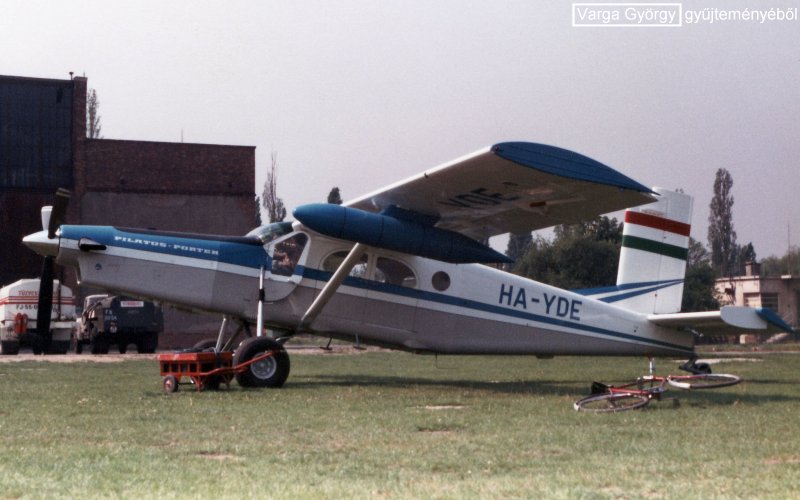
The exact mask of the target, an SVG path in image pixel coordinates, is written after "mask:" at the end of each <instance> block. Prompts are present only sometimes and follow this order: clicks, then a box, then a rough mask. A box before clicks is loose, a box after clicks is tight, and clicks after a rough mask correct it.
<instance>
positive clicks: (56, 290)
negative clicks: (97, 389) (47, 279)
mask: <svg viewBox="0 0 800 500" xmlns="http://www.w3.org/2000/svg"><path fill="white" fill-rule="evenodd" d="M38 312H39V280H38V279H36V278H33V279H21V280H19V281H15V282H14V283H12V284H10V285H6V286H4V287H2V288H0V354H1V355H15V354H18V353H19V350H20V347H30V348H31V349H32V350H33V352H34V354H43V353H45V354H66V353H67V351H68V350H69V345H70V341H71V338H72V335H73V331H74V330H75V324H76V314H75V296H74V295H73V293H72V289H70V288H69V287H68V286H65V285H62V284H61V283H59V281H58V280H54V281H53V308H52V315H51V316H50V317H51V318H52V319H51V322H50V339H51V341H50V342H46V341H45V340H44V338H43V336H42V335H41V334H40V332H38V330H37V325H36V315H37V313H38Z"/></svg>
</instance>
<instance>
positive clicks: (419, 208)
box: [345, 142, 656, 240]
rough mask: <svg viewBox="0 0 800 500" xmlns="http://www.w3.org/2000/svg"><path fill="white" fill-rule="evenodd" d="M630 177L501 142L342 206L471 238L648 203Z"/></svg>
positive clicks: (559, 153)
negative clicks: (407, 217)
mask: <svg viewBox="0 0 800 500" xmlns="http://www.w3.org/2000/svg"><path fill="white" fill-rule="evenodd" d="M655 199H656V195H655V194H654V193H653V192H652V191H651V190H650V189H649V188H647V187H645V186H643V185H642V184H639V183H638V182H636V181H634V180H633V179H631V178H629V177H627V176H625V175H623V174H621V173H619V172H617V171H616V170H614V169H612V168H610V167H608V166H606V165H603V164H602V163H599V162H597V161H595V160H592V159H591V158H588V157H586V156H583V155H580V154H578V153H575V152H572V151H568V150H565V149H561V148H557V147H554V146H547V145H543V144H534V143H526V142H504V143H500V144H495V145H494V146H491V147H488V148H485V149H483V150H480V151H477V152H475V153H473V154H471V155H467V156H464V157H461V158H458V159H456V160H454V161H452V162H450V163H446V164H444V165H441V166H439V167H436V168H433V169H431V170H428V171H426V172H423V173H421V174H418V175H416V176H413V177H410V178H408V179H406V180H403V181H400V182H398V183H395V184H392V185H390V186H388V187H386V188H383V189H379V190H377V191H375V192H372V193H369V194H367V195H365V196H362V197H360V198H358V199H355V200H352V201H350V202H348V203H346V204H345V206H347V207H352V208H357V209H360V210H365V211H369V212H381V211H385V210H391V209H393V208H394V207H397V208H400V209H403V210H405V211H409V212H413V213H416V214H419V215H421V216H425V217H427V218H430V219H431V220H436V221H437V222H436V224H435V226H436V227H438V228H441V229H447V230H450V231H455V232H457V233H461V234H463V235H465V236H468V237H470V238H473V239H476V240H482V239H485V238H488V237H490V236H495V235H498V234H504V233H509V232H511V233H516V232H525V231H535V230H537V229H543V228H547V227H551V226H554V225H557V224H566V223H575V222H579V221H581V220H587V219H591V218H593V217H595V216H598V215H601V214H605V213H609V212H614V211H617V210H621V209H624V208H628V207H634V206H638V205H642V204H645V203H651V202H652V201H653V200H655Z"/></svg>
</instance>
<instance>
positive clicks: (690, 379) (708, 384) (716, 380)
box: [667, 373, 742, 389]
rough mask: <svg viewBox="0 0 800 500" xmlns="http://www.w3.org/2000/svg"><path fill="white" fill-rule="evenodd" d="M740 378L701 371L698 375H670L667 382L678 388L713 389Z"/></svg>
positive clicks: (735, 382) (735, 381)
mask: <svg viewBox="0 0 800 500" xmlns="http://www.w3.org/2000/svg"><path fill="white" fill-rule="evenodd" d="M741 381H742V379H741V378H739V377H737V376H736V375H727V374H725V373H703V374H698V375H674V376H673V375H670V376H668V377H667V383H669V385H671V386H673V387H677V388H679V389H713V388H715V387H727V386H729V385H736V384H738V383H739V382H741Z"/></svg>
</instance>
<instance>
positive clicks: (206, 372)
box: [158, 351, 275, 393]
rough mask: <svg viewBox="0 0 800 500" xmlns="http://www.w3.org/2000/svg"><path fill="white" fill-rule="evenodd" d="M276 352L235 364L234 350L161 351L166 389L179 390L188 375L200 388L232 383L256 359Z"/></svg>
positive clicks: (160, 356) (160, 361) (257, 360)
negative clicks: (167, 352) (165, 352)
mask: <svg viewBox="0 0 800 500" xmlns="http://www.w3.org/2000/svg"><path fill="white" fill-rule="evenodd" d="M274 354H275V353H274V352H265V353H263V354H261V355H260V356H255V357H254V358H252V359H250V360H249V361H246V362H244V363H242V364H239V365H235V366H234V365H233V352H231V351H223V352H214V351H201V352H180V353H172V354H159V355H158V362H159V365H160V366H161V376H162V377H164V378H163V384H164V392H167V393H171V392H175V391H177V390H178V386H179V385H180V384H181V379H182V378H184V377H186V378H188V379H189V382H190V383H192V384H194V386H195V388H196V389H197V390H198V391H202V390H203V389H219V387H220V385H221V384H225V385H226V386H228V387H230V383H231V380H233V377H234V376H235V375H236V374H238V373H243V372H245V371H247V370H248V369H249V367H250V365H252V364H253V363H258V362H259V361H263V360H264V359H266V358H268V357H270V356H273V355H274Z"/></svg>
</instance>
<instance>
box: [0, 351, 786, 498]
mask: <svg viewBox="0 0 800 500" xmlns="http://www.w3.org/2000/svg"><path fill="white" fill-rule="evenodd" d="M745 356H747V357H748V358H753V359H755V360H730V361H726V362H723V363H720V364H716V365H715V371H717V372H729V373H736V374H738V375H741V376H742V377H744V378H745V380H746V381H745V382H744V383H742V384H740V385H738V386H735V387H729V388H724V389H719V390H713V391H708V392H694V393H683V392H680V393H678V392H677V391H673V392H671V394H676V395H678V396H679V397H680V401H681V404H680V406H679V407H677V408H675V407H673V406H672V405H671V404H667V403H666V402H662V403H653V404H651V405H650V406H649V407H648V408H647V409H645V410H642V411H634V412H625V413H620V414H608V415H592V414H583V413H578V412H576V411H575V410H574V409H573V408H572V402H573V401H574V400H575V399H577V398H579V397H581V396H583V395H585V394H586V393H587V391H588V388H589V385H590V383H591V381H592V380H602V381H604V382H622V381H627V380H629V379H631V378H633V377H635V376H636V375H640V374H642V373H643V371H644V370H645V369H646V360H644V359H638V358H631V359H628V358H569V357H567V358H556V359H554V360H550V361H545V360H537V359H536V358H524V357H444V358H438V360H437V359H436V358H434V357H425V356H414V355H411V354H405V353H387V352H377V353H375V352H370V353H365V354H357V355H293V356H292V375H291V376H290V377H289V381H288V382H287V384H286V386H285V387H284V388H283V389H280V390H243V389H240V388H239V387H238V386H236V385H235V384H233V385H232V386H231V389H230V390H225V389H223V390H220V391H216V392H215V391H207V392H203V393H196V392H194V391H193V390H192V389H191V388H190V387H186V386H184V387H182V388H181V391H180V392H178V393H176V394H172V395H165V394H163V393H162V390H161V383H160V382H161V380H160V377H159V375H158V367H157V363H156V362H155V361H153V360H138V361H123V362H119V363H102V364H101V363H72V364H67V363H52V362H47V361H27V362H15V363H3V364H0V433H1V435H2V438H1V439H0V453H2V455H0V456H2V458H1V459H0V498H54V497H73V498H77V497H82V498H94V497H122V498H188V497H192V498H218V497H227V498H232V497H260V498H383V497H388V498H408V497H415V498H507V497H511V498H540V497H562V498H564V497H569V498H575V497H578V498H606V497H629V498H640V497H648V498H649V497H655V498H674V497H682V498H687V497H693V498H712V497H718V498H726V497H741V498H752V497H770V498H788V497H792V496H793V495H796V492H797V491H800V438H798V433H799V432H800V411H798V409H800V407H798V401H800V385H799V384H797V380H798V374H797V370H798V365H799V364H800V363H799V362H800V357H798V356H797V355H784V354H769V355H758V356H754V355H750V354H745ZM675 367H676V363H674V362H669V361H666V360H662V361H660V364H659V367H658V368H659V372H660V373H662V374H665V373H666V372H667V371H670V370H673V369H675Z"/></svg>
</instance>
